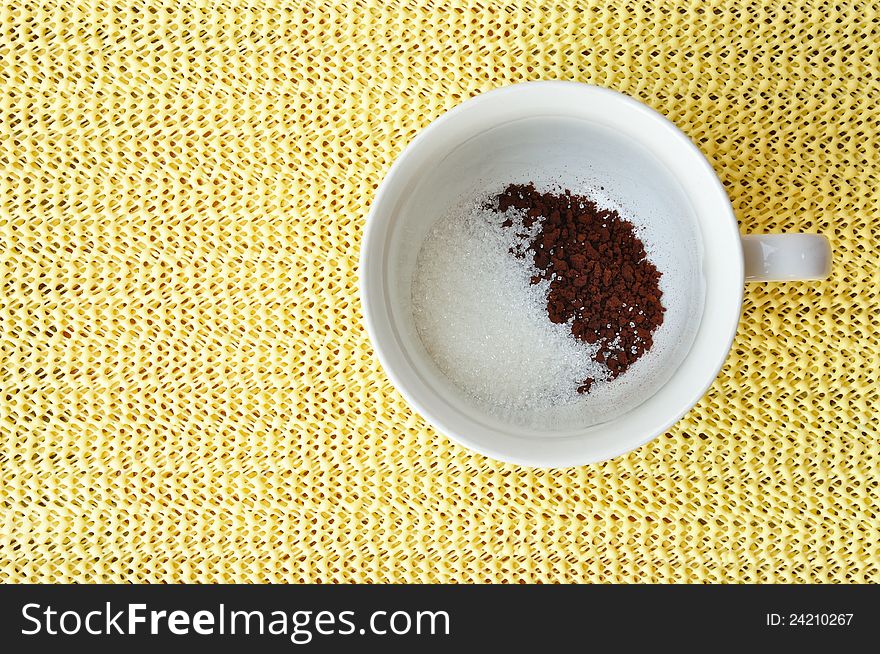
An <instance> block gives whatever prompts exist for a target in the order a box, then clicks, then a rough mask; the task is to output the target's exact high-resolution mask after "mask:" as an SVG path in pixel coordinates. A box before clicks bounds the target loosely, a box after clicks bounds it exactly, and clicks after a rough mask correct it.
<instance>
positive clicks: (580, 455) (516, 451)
mask: <svg viewBox="0 0 880 654" xmlns="http://www.w3.org/2000/svg"><path fill="white" fill-rule="evenodd" d="M582 144H585V145H582ZM544 167H546V168H547V169H552V170H553V172H554V173H555V174H557V175H562V176H563V177H564V175H565V174H566V172H565V171H570V172H571V174H572V175H575V174H576V173H577V172H578V168H579V167H589V168H590V170H591V175H592V176H593V179H595V180H599V181H602V182H603V183H604V184H605V185H607V186H609V187H610V190H611V191H613V192H614V193H616V194H617V195H618V196H622V197H625V198H626V200H627V205H628V207H630V208H631V209H633V210H634V211H639V210H641V209H647V208H648V207H650V208H651V210H657V207H658V206H660V207H661V210H665V211H666V212H668V213H670V214H671V215H672V214H676V215H677V214H681V215H688V216H690V217H691V218H692V219H693V221H694V222H695V224H696V225H697V232H696V233H697V234H698V237H699V242H700V245H701V250H702V252H699V251H698V250H699V249H700V248H694V251H693V252H692V253H690V254H688V253H685V254H679V255H677V256H692V257H700V261H699V262H698V263H699V266H700V268H701V270H702V281H703V284H704V296H703V303H702V311H701V315H700V316H699V318H698V320H699V327H698V328H697V330H696V333H695V336H694V337H693V342H692V343H691V344H690V347H689V348H687V350H686V352H684V353H683V354H682V357H681V360H680V364H679V365H677V367H676V368H675V369H674V370H669V371H667V372H668V379H667V380H666V381H665V383H664V384H663V385H662V386H661V387H660V388H659V390H656V392H654V393H653V394H652V395H650V397H646V398H645V399H644V401H642V402H641V404H639V405H638V406H637V407H636V408H634V409H632V410H630V411H627V412H626V413H624V414H623V415H621V416H619V417H617V418H615V419H613V420H610V421H608V422H604V423H601V424H594V425H585V426H574V427H572V428H569V429H564V430H556V431H547V430H544V431H542V430H538V429H534V428H529V427H520V426H515V425H511V424H507V423H505V422H504V421H502V420H499V419H497V418H494V417H492V416H489V415H486V414H485V413H484V412H482V411H481V410H480V409H478V408H477V407H476V406H474V405H473V404H471V403H468V402H467V401H465V400H463V399H462V397H461V396H460V394H456V393H454V392H451V391H450V386H449V383H448V380H446V379H445V378H443V376H442V373H440V372H439V370H438V369H437V367H436V365H435V364H434V363H433V361H432V360H431V358H430V356H428V354H427V352H426V351H425V348H424V347H423V345H422V344H421V343H420V342H419V338H418V336H417V333H416V330H415V328H414V325H413V317H412V313H411V306H410V302H411V298H410V296H409V293H410V288H411V274H410V273H407V272H406V271H407V270H409V271H412V269H413V268H414V265H415V263H414V262H415V257H416V255H417V253H418V251H419V248H420V246H421V243H422V242H423V240H424V238H425V236H426V234H427V232H428V230H429V229H430V227H431V226H432V224H433V223H434V222H435V221H436V220H437V219H438V217H439V216H440V215H441V214H442V213H443V211H444V210H446V209H447V208H448V207H449V206H451V205H452V204H453V203H454V202H456V200H457V199H458V198H460V197H461V196H462V195H463V194H467V193H472V192H473V191H474V188H473V187H474V184H482V183H484V180H494V181H495V182H498V181H504V180H508V181H515V180H522V179H528V178H529V176H530V175H535V174H537V173H540V172H541V170H542V168H544ZM664 203H665V204H664ZM830 265H831V251H830V247H829V244H828V241H827V239H825V237H824V236H821V235H816V234H772V235H758V236H756V235H751V236H745V237H740V234H739V229H738V226H737V222H736V218H735V216H734V214H733V210H732V208H731V205H730V200H729V199H728V197H727V195H726V193H725V191H724V188H723V187H722V185H721V183H720V181H719V180H718V177H717V176H716V175H715V172H714V171H713V170H712V167H711V166H710V165H709V163H708V162H707V161H706V159H705V157H704V156H703V155H702V153H701V152H700V151H699V150H698V149H697V148H696V147H695V146H694V144H693V143H691V141H690V140H689V139H688V137H687V136H685V135H684V134H683V133H682V132H681V131H680V130H678V129H677V128H676V127H675V126H674V125H673V124H672V123H670V122H669V121H668V120H666V118H664V117H663V116H661V115H660V114H658V113H657V112H655V111H653V110H652V109H650V108H648V107H647V106H645V105H643V104H641V103H640V102H638V101H636V100H634V99H632V98H630V97H628V96H626V95H622V94H620V93H617V92H615V91H611V90H609V89H605V88H601V87H597V86H591V85H586V84H579V83H573V82H529V83H524V84H517V85H513V86H509V87H505V88H501V89H497V90H495V91H491V92H489V93H485V94H483V95H480V96H477V97H475V98H472V99H470V100H468V101H466V102H464V103H463V104H461V105H459V106H458V107H456V108H455V109H453V110H451V111H449V112H448V113H446V114H445V115H444V116H442V117H440V118H439V119H437V120H436V121H434V122H433V123H431V125H429V126H428V127H427V128H426V129H424V130H423V131H422V132H421V133H420V134H419V135H418V136H417V137H416V138H415V139H414V140H413V141H412V143H410V144H409V146H407V148H406V149H405V150H404V151H403V153H402V154H401V155H400V157H399V158H398V159H397V161H396V162H395V163H394V165H393V166H392V167H391V170H390V171H389V172H388V174H387V175H386V177H385V179H384V181H383V182H382V184H381V186H380V187H379V190H378V192H377V194H376V197H375V199H374V201H373V204H372V208H371V211H370V215H369V217H368V219H367V226H366V231H365V234H364V237H363V241H362V243H361V261H360V281H361V301H362V304H363V311H364V318H365V322H366V327H367V331H368V333H369V335H370V339H371V340H372V343H373V347H374V349H375V351H376V354H377V355H378V357H379V360H380V362H381V363H382V366H383V368H384V369H385V371H386V373H387V374H388V376H389V378H390V379H391V381H392V383H393V384H394V386H395V387H396V388H397V390H398V391H399V392H400V393H401V395H403V397H404V398H405V399H406V400H407V402H409V404H410V405H411V406H412V407H413V408H414V409H415V410H416V411H417V412H418V413H419V414H421V415H422V416H423V417H424V418H425V419H426V420H427V421H428V422H430V423H431V424H432V425H433V426H434V427H435V428H436V429H437V430H439V431H440V432H442V433H444V434H446V435H447V436H448V437H449V438H451V439H453V440H454V441H456V442H458V443H460V444H461V445H464V446H466V447H469V448H471V449H473V450H476V451H477V452H480V453H482V454H485V455H486V456H490V457H492V458H495V459H499V460H502V461H507V462H512V463H518V464H522V465H531V466H546V467H563V466H573V465H583V464H588V463H595V462H598V461H603V460H606V459H610V458H612V457H615V456H618V455H620V454H623V453H625V452H628V451H630V450H632V449H634V448H636V447H639V446H640V445H643V444H644V443H646V442H648V441H650V440H652V439H653V438H655V437H657V436H658V435H660V434H662V433H663V432H665V431H666V430H667V429H668V428H669V427H670V426H671V425H673V424H674V423H675V422H676V421H677V420H679V419H680V418H681V417H682V416H683V415H684V414H685V413H686V412H687V411H688V410H690V409H691V408H692V407H693V406H694V405H695V404H696V403H697V402H698V401H699V400H700V398H701V397H702V396H703V394H704V393H705V392H706V390H707V389H708V388H709V386H710V385H711V383H712V381H713V380H714V379H715V377H716V376H717V374H718V371H719V370H720V369H721V366H722V365H723V363H724V361H725V359H726V358H727V355H728V352H729V350H730V347H731V344H732V342H733V337H734V334H735V332H736V328H737V324H738V322H739V318H740V310H741V304H742V298H743V282H744V281H788V280H818V279H825V278H826V277H827V276H828V274H829V271H830Z"/></svg>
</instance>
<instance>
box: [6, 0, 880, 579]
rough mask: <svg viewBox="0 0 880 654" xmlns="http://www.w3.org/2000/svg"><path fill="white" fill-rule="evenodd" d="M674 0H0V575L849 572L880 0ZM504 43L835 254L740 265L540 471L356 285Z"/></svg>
mask: <svg viewBox="0 0 880 654" xmlns="http://www.w3.org/2000/svg"><path fill="white" fill-rule="evenodd" d="M453 4H454V6H450V5H453ZM684 4H685V3H660V4H655V3H649V2H644V3H643V2H595V3H577V2H556V3H548V4H541V5H538V4H535V3H531V2H528V3H527V2H522V3H509V4H497V3H492V2H472V3H446V2H433V3H427V4H423V3H417V2H380V1H379V0H375V1H372V0H364V1H361V2H346V3H334V4H326V3H319V2H309V3H306V4H305V5H302V4H299V3H290V5H288V6H285V5H283V4H282V3H276V2H272V1H262V0H257V1H256V2H251V3H240V4H239V3H238V2H230V1H229V0H221V1H220V2H213V1H209V0H195V1H186V2H183V1H181V2H178V3H158V2H142V1H137V2H118V3H115V2H114V3H109V2H104V1H96V2H84V1H81V0H73V1H65V2H48V3H30V2H16V3H14V4H13V5H9V4H4V6H3V8H2V9H0V16H2V21H0V23H2V24H0V84H2V98H0V102H2V106H0V115H2V119H0V143H2V146H0V161H2V175H0V184H2V194H0V205H2V206H0V230H2V231H0V238H2V241H0V261H2V264H0V265H2V268H0V275H2V284H3V293H2V297H0V321H2V327H0V346H2V369H0V374H2V386H0V401H2V416H0V431H2V450H0V464H2V484H0V499H2V508H3V513H2V520H0V547H2V550H0V580H3V581H40V582H48V581H74V580H75V581H89V582H91V581H95V582H98V581H131V582H139V581H290V582H304V581H322V582H330V581H359V582H365V581H373V582H378V581H395V582H403V581H407V582H427V581H439V582H448V581H469V582H522V581H526V582H531V581H543V582H556V581H560V582H561V581H618V582H630V581H658V582H660V581H686V582H694V581H707V582H713V581H716V582H717V581H723V582H734V581H752V582H831V581H834V582H866V581H872V582H877V581H880V548H878V531H880V518H878V501H877V496H878V488H877V485H878V483H877V482H878V461H880V448H878V417H877V403H878V391H877V388H878V386H877V383H878V378H877V377H878V359H880V340H878V331H880V317H878V316H880V290H878V289H880V275H878V265H877V261H878V232H880V229H878V228H880V199H878V183H880V179H878V178H880V150H878V143H877V135H878V133H880V46H878V43H880V27H878V25H880V23H878V19H880V4H878V3H877V2H843V1H841V2H833V3H820V2H796V3H781V2H766V3H764V4H763V5H762V4H758V3H740V2H718V1H712V2H700V3H690V4H692V5H693V6H692V8H682V5H684ZM532 79H573V80H581V81H585V82H593V83H597V84H602V85H605V86H608V87H611V88H614V89H617V90H619V91H623V92H624V93H628V94H631V95H633V96H635V97H637V98H639V99H641V100H643V101H645V102H647V103H648V104H649V105H651V106H652V107H654V108H656V109H658V110H659V111H661V112H662V113H664V114H665V115H667V116H668V117H669V118H670V119H672V120H673V121H675V122H676V123H677V124H678V125H680V126H681V127H682V128H683V129H684V130H685V132H687V133H688V134H689V135H690V136H691V137H692V138H693V139H694V141H695V142H696V143H697V144H698V145H699V146H700V147H701V148H702V150H703V151H704V152H705V153H706V154H707V156H708V157H709V158H710V159H711V161H712V162H713V164H714V165H715V168H716V170H717V171H718V173H719V175H720V177H721V179H722V180H723V182H724V184H725V186H726V188H727V191H728V192H729V194H730V196H731V198H732V201H733V204H734V207H735V210H736V213H737V216H738V218H739V220H740V223H741V226H742V229H743V231H744V232H764V231H810V232H820V233H823V234H826V235H827V236H828V237H829V238H830V239H831V241H832V244H833V248H834V256H835V267H834V273H833V276H832V278H831V279H830V281H828V282H826V283H814V284H765V285H752V286H748V287H747V290H746V300H745V307H744V315H743V318H742V323H741V329H740V331H739V334H738V336H737V339H736V342H735V344H734V346H733V351H732V353H731V356H730V358H729V360H728V362H727V365H726V366H725V367H724V370H723V372H722V373H721V375H720V377H719V378H718V380H717V381H716V383H715V384H714V386H713V387H712V389H711V390H710V391H709V393H708V395H707V396H706V397H705V398H704V399H703V400H702V401H701V402H700V403H699V405H698V406H697V407H696V408H695V409H694V410H693V411H691V412H690V413H689V414H688V415H687V417H686V418H685V419H684V420H682V421H681V422H680V423H679V424H678V425H677V426H676V427H675V428H673V429H672V430H670V431H669V433H668V434H666V435H664V436H662V437H661V438H659V439H657V440H655V441H654V442H652V443H651V444H649V445H646V446H644V447H642V448H641V449H639V450H637V451H635V452H633V453H631V454H629V455H627V456H623V457H620V458H618V459H616V460H614V461H611V462H608V463H605V464H602V465H596V466H590V467H582V468H572V469H567V470H556V471H545V470H530V469H524V468H519V467H516V466H513V465H505V464H501V463H497V462H495V461H492V460H489V459H486V458H484V457H482V456H479V455H476V454H472V453H470V452H468V451H466V450H464V449H462V448H461V447H458V446H456V445H453V444H451V443H450V442H449V441H447V440H446V439H445V438H443V437H441V436H439V435H437V434H436V433H435V432H434V431H433V430H432V429H431V428H430V427H428V426H427V425H426V424H425V422H424V420H422V419H421V418H420V417H418V416H416V415H414V414H413V412H412V411H411V410H410V409H409V408H408V407H407V405H406V404H405V403H404V402H403V400H402V399H401V398H400V396H399V395H398V394H397V392H396V391H395V390H394V389H393V388H392V387H391V385H390V384H389V382H388V380H387V378H386V376H385V374H384V373H383V371H382V369H381V368H380V367H379V364H378V363H377V361H376V360H375V358H374V357H373V354H372V349H371V347H370V343H369V342H368V340H367V336H366V334H365V332H364V329H363V327H362V325H361V311H360V304H359V300H358V295H357V270H356V266H357V260H358V252H359V243H360V238H361V234H362V232H363V227H364V220H365V216H366V213H367V210H368V207H369V204H370V201H371V198H372V195H373V192H374V190H375V188H376V185H377V184H378V183H379V181H380V180H381V179H382V176H383V175H384V173H385V172H386V171H387V169H388V167H389V165H390V164H391V162H392V161H393V159H394V158H395V157H396V156H397V155H398V153H399V152H400V151H401V149H402V148H403V147H404V146H405V145H406V143H407V142H409V141H410V140H411V139H412V138H413V136H414V135H415V134H416V133H417V132H418V131H419V129H421V128H422V127H424V126H425V125H427V124H428V123H429V122H430V121H431V120H433V119H434V118H436V117H438V116H439V115H441V114H442V113H443V112H444V111H446V110H447V109H449V108H451V107H453V106H455V105H456V104H458V103H460V102H461V101H462V100H464V99H466V98H468V97H469V96H472V95H475V94H477V93H480V92H483V91H488V90H489V89H493V88H496V87H498V86H502V85H506V84H510V83H513V82H519V81H523V80H532Z"/></svg>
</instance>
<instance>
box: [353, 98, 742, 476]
mask: <svg viewBox="0 0 880 654" xmlns="http://www.w3.org/2000/svg"><path fill="white" fill-rule="evenodd" d="M543 90H548V91H551V92H552V91H553V90H564V91H573V92H575V93H578V94H584V95H583V97H584V99H587V96H591V95H592V96H594V97H604V98H605V100H606V101H607V100H608V99H612V100H613V101H614V102H619V103H621V104H622V105H624V106H626V107H627V108H628V109H629V110H630V111H636V112H638V113H640V114H642V115H643V116H646V117H647V118H648V119H649V120H650V121H652V122H653V123H654V124H655V126H656V127H658V128H662V129H664V130H667V131H668V132H670V133H671V134H672V135H674V138H675V141H676V143H677V144H678V145H679V146H682V147H684V148H685V149H686V150H687V151H688V152H689V154H690V156H691V157H692V158H693V160H694V162H695V163H696V164H697V165H699V166H700V168H701V172H702V173H704V175H703V177H704V180H703V181H709V180H711V184H712V188H711V189H710V191H711V192H712V193H714V194H715V195H716V196H717V200H718V203H717V204H718V207H717V208H718V209H719V212H718V213H719V215H718V216H713V217H714V218H715V219H717V220H722V219H725V220H724V222H725V224H724V225H722V226H721V227H723V228H731V227H732V231H733V234H735V238H731V239H730V245H731V246H732V247H733V248H735V252H732V253H731V254H732V255H733V256H732V257H731V263H733V264H734V269H733V270H730V271H729V273H728V278H729V279H731V280H734V281H736V282H737V285H738V288H739V291H738V292H737V293H736V294H735V297H734V298H733V301H732V302H730V303H728V304H727V305H726V306H727V310H726V313H727V315H728V316H729V317H730V318H731V319H730V321H729V324H728V325H727V329H726V332H720V333H717V334H716V337H715V343H716V345H717V346H720V347H716V348H715V350H716V351H717V358H716V360H714V361H712V362H711V365H710V364H709V363H706V364H705V365H704V366H703V369H702V370H703V374H701V378H702V379H703V381H702V383H700V384H698V385H695V386H693V391H692V392H691V394H690V396H689V398H688V399H687V400H686V401H682V402H680V405H679V406H678V409H677V410H676V411H675V412H670V413H668V414H666V416H667V417H665V418H664V419H663V420H657V421H656V425H655V426H654V427H651V428H648V429H646V431H645V432H644V434H643V435H642V436H641V437H640V438H635V439H629V440H621V442H620V445H619V446H617V447H606V448H604V450H603V451H599V452H592V453H590V452H588V451H581V452H579V453H578V454H577V455H573V454H567V455H564V456H559V455H558V454H556V453H555V452H554V453H549V454H548V453H546V452H545V451H543V448H541V447H536V448H534V450H533V451H532V452H531V453H530V454H529V455H527V456H523V455H521V454H516V453H511V452H505V451H502V450H501V449H496V448H493V447H487V446H486V445H485V444H484V443H482V442H479V441H477V440H475V439H472V438H470V437H469V436H468V434H464V433H460V432H458V431H457V430H455V429H453V428H451V427H450V426H449V425H448V424H447V421H446V420H445V419H444V418H443V417H442V416H440V415H438V414H437V412H436V411H434V410H433V409H432V408H431V407H429V406H427V405H426V404H425V403H424V402H422V401H420V400H419V399H418V397H416V394H415V393H413V392H411V389H410V388H409V387H408V386H407V384H406V383H405V382H404V380H403V379H402V377H401V375H400V374H399V371H398V370H397V368H396V365H395V363H394V362H393V361H392V360H391V357H389V354H388V352H386V350H385V347H386V345H387V344H386V343H384V342H383V340H382V339H381V337H380V335H379V332H380V330H379V326H378V325H377V321H378V319H379V317H378V315H377V311H376V310H375V307H374V306H373V303H372V301H371V298H370V295H369V286H370V281H371V280H370V275H371V273H370V270H371V268H372V266H371V265H370V264H371V263H372V258H373V256H374V250H375V247H370V244H371V243H374V242H375V240H376V238H377V230H378V229H379V226H377V215H378V214H379V212H380V210H381V209H383V208H384V207H385V205H386V204H387V196H388V195H389V193H390V189H391V188H392V186H394V183H395V181H396V179H397V178H398V177H399V176H400V173H401V171H402V170H403V169H404V167H405V166H406V165H407V163H408V161H409V160H410V159H412V157H413V156H414V154H415V153H416V152H417V151H418V150H419V149H420V148H421V147H422V144H423V143H424V142H425V141H426V140H427V139H428V138H429V137H430V135H431V134H432V133H434V132H436V131H437V130H438V129H441V128H442V126H443V125H446V124H447V123H449V122H451V121H454V120H457V119H458V117H459V116H461V115H462V114H464V113H466V112H468V111H471V110H473V109H475V108H476V107H478V106H479V105H480V104H483V103H489V102H497V101H498V100H499V99H500V98H501V97H502V96H507V95H513V94H518V93H535V92H542V91H543ZM676 179H679V182H680V183H681V184H682V185H683V186H685V187H687V182H686V180H682V179H680V178H678V176H676ZM697 218H698V221H699V222H700V225H701V227H702V225H703V219H701V217H700V216H697ZM743 284H744V263H743V253H742V246H741V242H740V235H739V226H738V224H737V221H736V217H735V216H734V214H733V210H732V207H731V205H730V200H729V197H728V196H727V193H726V191H725V190H724V188H723V185H722V184H721V181H720V180H719V178H718V176H717V173H716V172H715V170H714V168H713V167H712V165H711V164H710V163H709V161H708V160H707V159H706V157H705V155H704V154H703V153H702V152H701V151H700V150H699V148H697V146H696V145H695V144H694V143H693V142H692V141H691V140H690V138H688V136H687V135H686V134H684V133H683V132H682V131H681V130H680V129H679V128H678V127H677V126H675V124H674V123H672V122H671V121H670V120H669V119H667V118H666V117H665V116H663V115H662V114H660V113H658V112H657V111H655V110H653V109H651V108H650V107H648V106H647V105H645V104H644V103H642V102H640V101H639V100H636V99H635V98H632V97H630V96H628V95H625V94H623V93H620V92H618V91H614V90H612V89H608V88H605V87H602V86H596V85H592V84H584V83H580V82H569V81H534V82H522V83H518V84H512V85H509V86H505V87H501V88H497V89H493V90H491V91H488V92H486V93H482V94H479V95H476V96H474V97H471V98H470V99H468V100H465V101H464V102H462V103H461V104H459V105H457V106H456V107H454V108H452V109H450V110H449V111H447V112H445V113H444V114H443V115H441V116H439V117H438V118H437V119H435V120H434V121H432V122H431V123H430V124H428V125H427V126H426V127H425V128H423V129H422V130H421V131H420V132H419V133H418V134H417V135H416V136H415V137H414V138H413V140H412V141H411V142H410V143H409V144H408V145H407V146H406V147H405V148H404V149H403V151H402V152H401V153H400V154H399V155H398V156H397V158H396V159H395V161H394V162H393V164H392V165H391V167H390V168H389V170H388V172H387V173H386V175H385V177H384V178H383V180H382V182H381V183H380V185H379V187H378V188H377V190H376V193H375V196H374V198H373V201H372V203H371V206H370V211H369V213H368V215H367V219H366V225H365V228H364V233H363V235H362V238H361V252H360V260H359V295H360V300H361V305H362V309H363V320H364V325H365V327H366V330H367V334H368V336H369V339H370V342H371V344H372V346H373V350H374V352H375V354H376V356H377V358H378V359H379V362H380V364H381V366H382V368H383V370H384V371H385V373H386V375H387V376H388V378H389V380H390V381H391V383H392V384H393V386H394V387H395V389H396V390H397V391H398V392H399V393H400V394H401V395H402V396H403V398H404V399H405V400H406V402H407V403H408V404H409V405H410V407H411V408H412V409H414V410H415V411H416V412H417V413H418V414H419V415H421V416H423V417H424V419H425V420H426V421H427V422H428V423H429V424H430V425H431V426H432V427H433V428H434V430H435V431H437V432H439V433H441V434H443V435H445V436H447V437H448V438H449V439H451V440H452V441H453V442H456V443H458V444H460V445H463V446H464V447H466V448H468V449H470V450H473V451H475V452H478V453H480V454H483V455H484V456H487V457H490V458H493V459H496V460H499V461H503V462H507V463H514V464H518V465H523V466H528V467H550V468H561V467H571V466H579V465H586V464H591V463H598V462H601V461H605V460H608V459H611V458H614V457H617V456H620V455H622V454H625V453H627V452H630V451H632V450H635V449H637V448H639V447H641V446H642V445H644V444H646V443H648V442H650V441H651V440H653V439H655V438H657V437H658V436H659V435H661V434H663V433H664V432H665V431H666V430H668V429H669V428H670V427H671V426H672V425H674V424H675V423H676V422H678V421H679V420H680V419H681V418H682V417H683V416H684V415H685V414H686V413H687V412H689V411H690V410H691V409H692V408H693V407H694V406H695V405H696V404H697V403H698V402H699V401H700V399H701V398H702V397H703V396H704V395H705V393H706V391H707V390H708V389H709V387H710V386H711V385H712V384H713V382H714V381H715V379H716V378H717V376H718V373H719V371H720V370H721V368H722V366H723V365H724V362H725V361H726V359H727V357H728V355H729V352H730V348H731V347H732V344H733V339H734V337H735V335H736V331H737V328H738V323H739V317H740V313H741V308H742V300H743V292H742V288H743ZM731 286H732V284H731ZM709 291H710V289H709V288H708V287H707V294H708V292H709ZM705 310H706V307H704V314H705ZM701 330H702V326H701V328H700V330H698V331H701ZM688 356H690V355H688ZM677 374H678V373H677V372H676V373H675V375H673V379H674V378H675V376H676V375H677ZM671 381H672V380H670V382H671ZM670 382H667V384H668V383H670ZM658 393H659V391H658ZM435 395H436V393H435ZM637 410H638V409H634V410H633V411H637ZM611 422H612V423H613V422H614V421H611ZM585 429H586V428H585ZM511 438H514V437H513V436H511ZM584 449H585V450H589V448H584Z"/></svg>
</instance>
